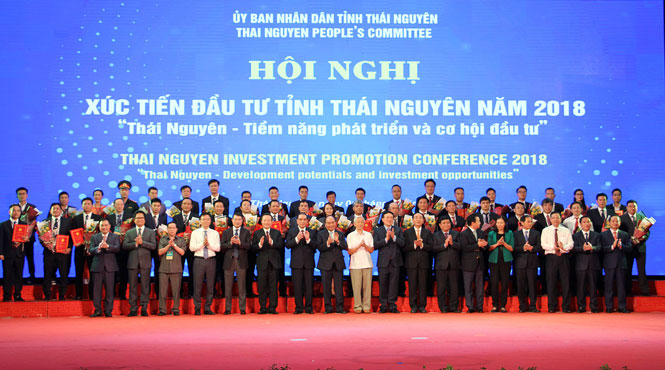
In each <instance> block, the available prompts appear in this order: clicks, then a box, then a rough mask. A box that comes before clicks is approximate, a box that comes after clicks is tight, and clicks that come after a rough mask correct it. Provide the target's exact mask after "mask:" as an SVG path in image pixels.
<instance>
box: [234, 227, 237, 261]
mask: <svg viewBox="0 0 665 370" xmlns="http://www.w3.org/2000/svg"><path fill="white" fill-rule="evenodd" d="M235 236H238V229H235ZM233 258H238V246H237V245H234V246H233Z"/></svg>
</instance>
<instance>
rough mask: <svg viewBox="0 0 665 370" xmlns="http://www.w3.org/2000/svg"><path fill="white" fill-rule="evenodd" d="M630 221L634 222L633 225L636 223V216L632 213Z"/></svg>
mask: <svg viewBox="0 0 665 370" xmlns="http://www.w3.org/2000/svg"><path fill="white" fill-rule="evenodd" d="M630 221H631V222H632V223H633V225H635V216H633V215H630Z"/></svg>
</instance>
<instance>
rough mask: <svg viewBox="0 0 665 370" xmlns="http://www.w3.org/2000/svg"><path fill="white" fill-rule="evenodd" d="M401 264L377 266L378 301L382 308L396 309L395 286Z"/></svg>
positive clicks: (397, 281)
mask: <svg viewBox="0 0 665 370" xmlns="http://www.w3.org/2000/svg"><path fill="white" fill-rule="evenodd" d="M400 269H401V266H399V267H398V266H388V267H379V303H381V309H382V310H391V309H397V304H396V302H397V288H398V284H399V275H400Z"/></svg>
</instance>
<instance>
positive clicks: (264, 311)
mask: <svg viewBox="0 0 665 370" xmlns="http://www.w3.org/2000/svg"><path fill="white" fill-rule="evenodd" d="M267 313H268V310H266V309H265V308H262V309H261V310H259V315H265V314H267Z"/></svg>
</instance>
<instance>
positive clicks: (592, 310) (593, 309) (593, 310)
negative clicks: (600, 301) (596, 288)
mask: <svg viewBox="0 0 665 370" xmlns="http://www.w3.org/2000/svg"><path fill="white" fill-rule="evenodd" d="M598 312H599V311H598V309H597V308H592V309H591V313H598Z"/></svg>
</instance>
